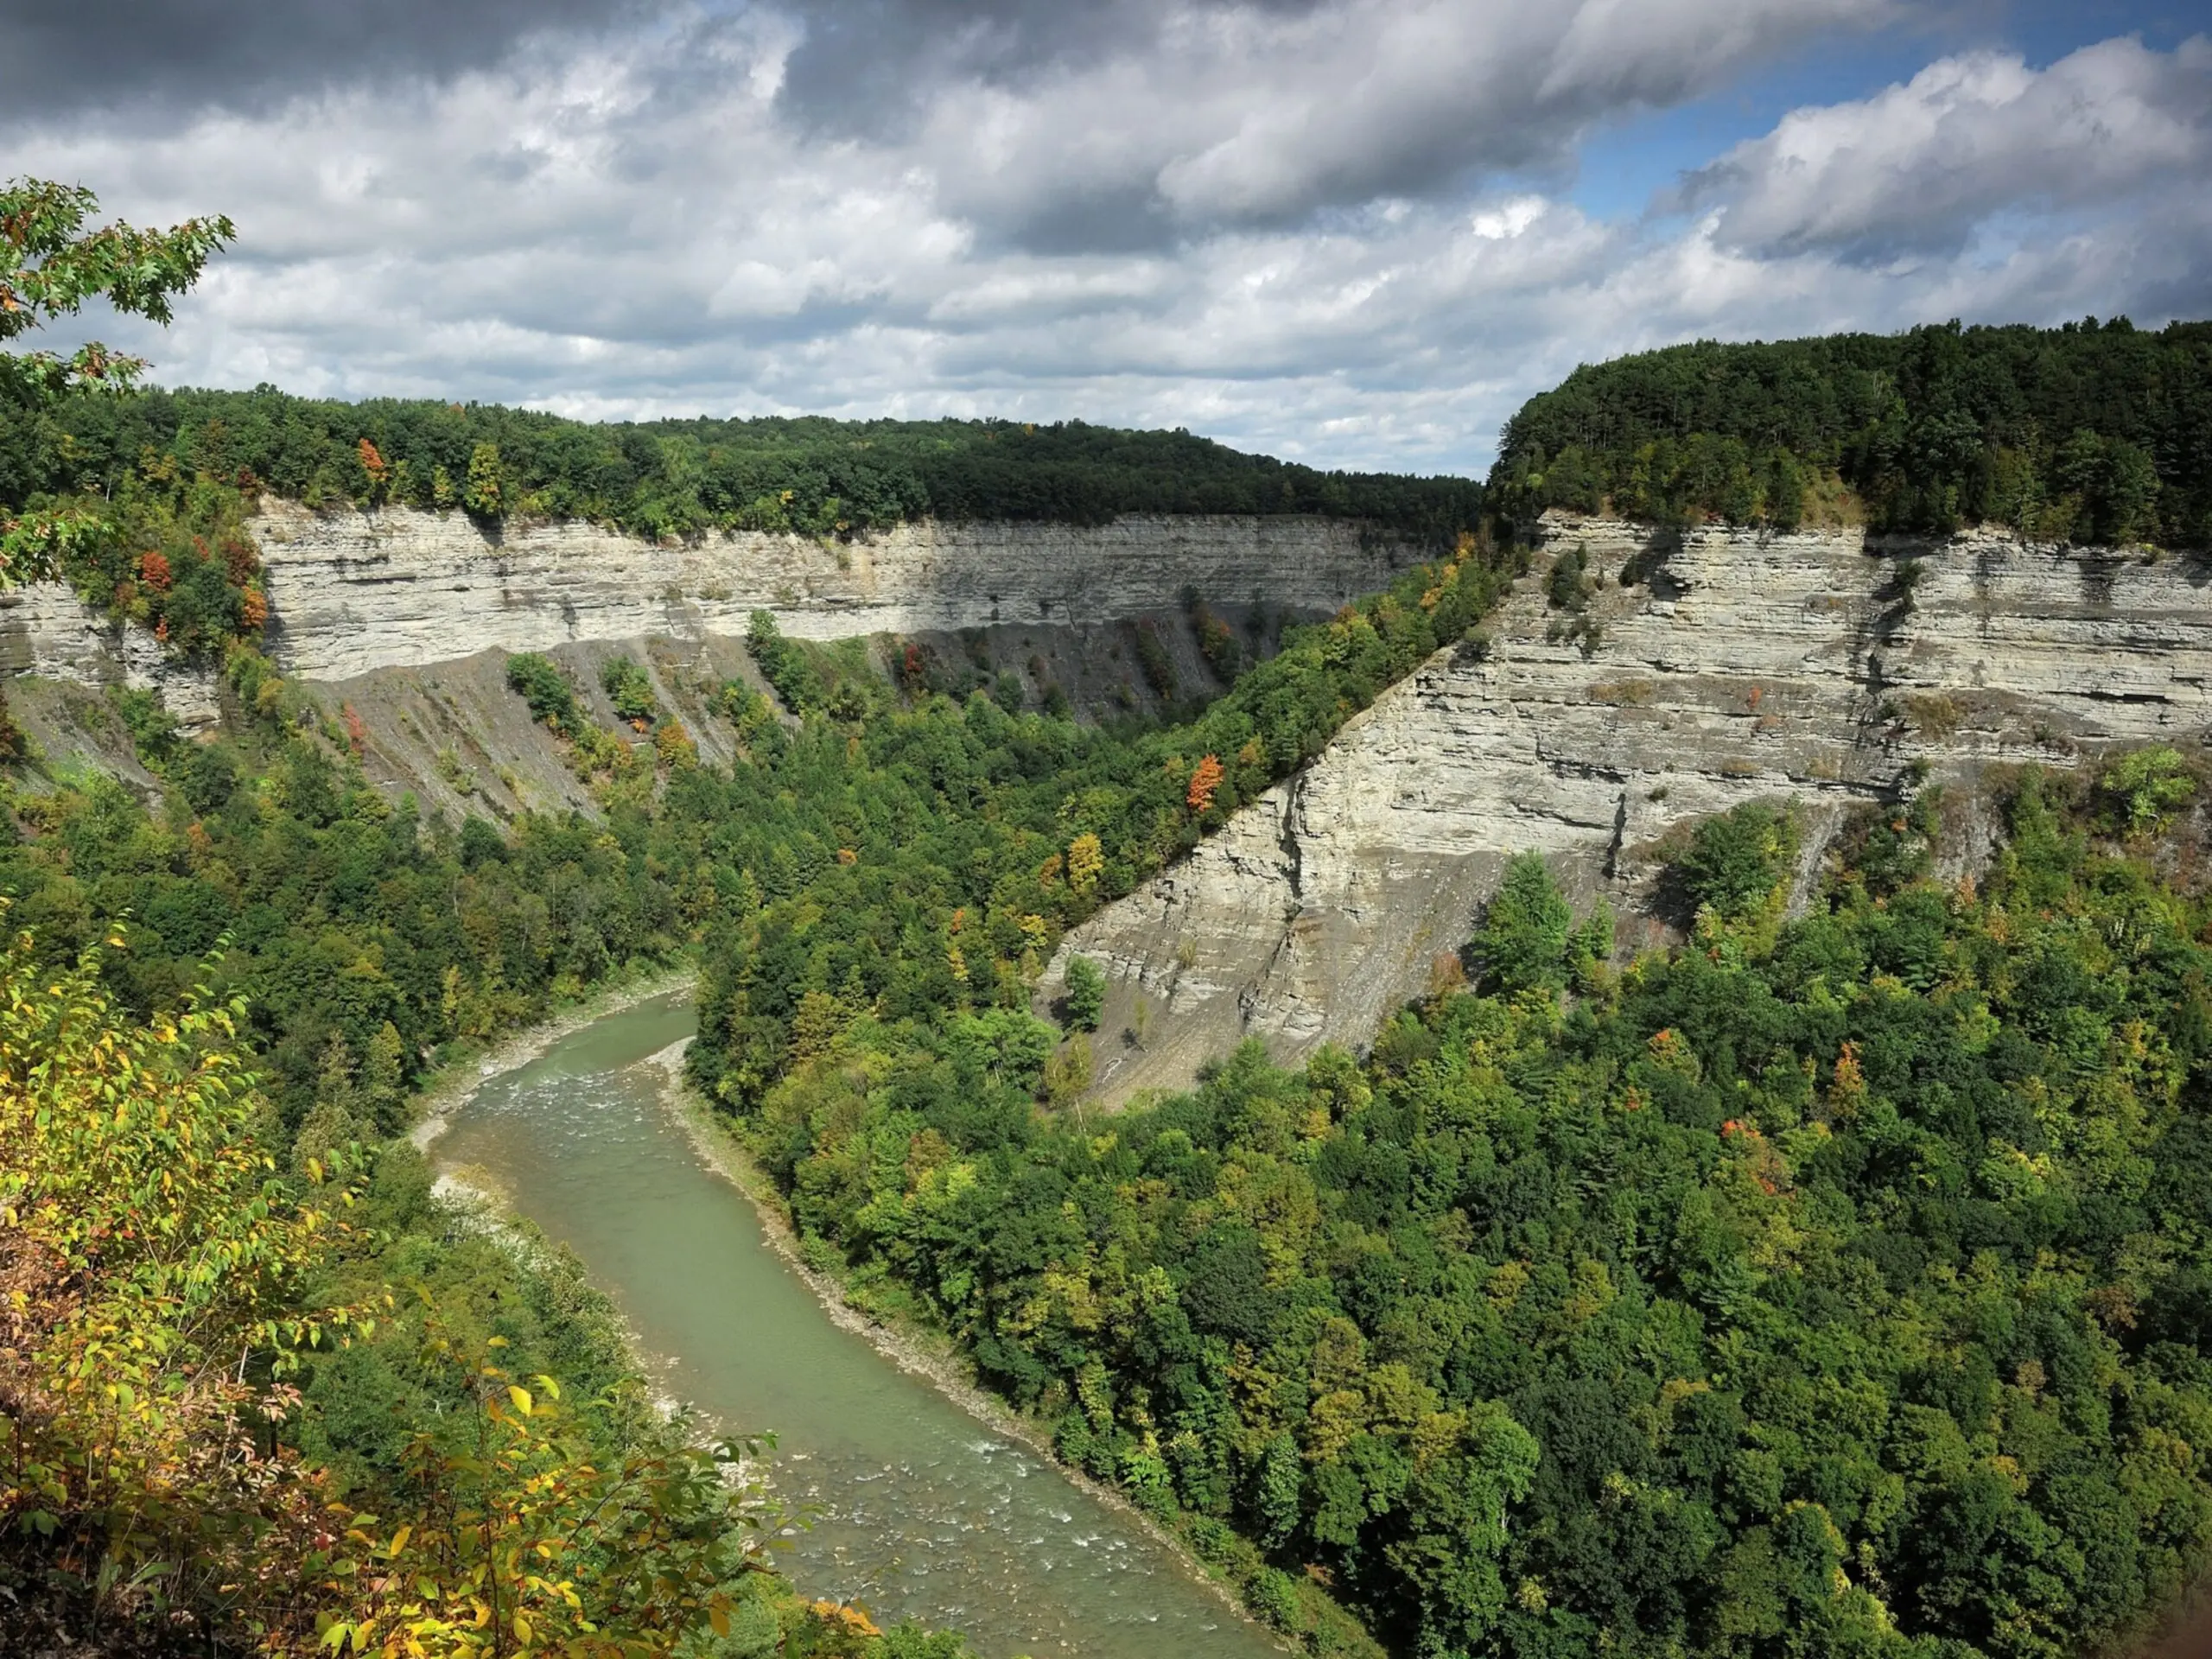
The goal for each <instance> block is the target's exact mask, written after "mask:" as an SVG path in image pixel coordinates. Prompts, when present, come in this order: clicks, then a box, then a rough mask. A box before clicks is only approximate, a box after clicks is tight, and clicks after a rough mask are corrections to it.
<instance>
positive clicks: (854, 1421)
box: [432, 993, 1280, 1659]
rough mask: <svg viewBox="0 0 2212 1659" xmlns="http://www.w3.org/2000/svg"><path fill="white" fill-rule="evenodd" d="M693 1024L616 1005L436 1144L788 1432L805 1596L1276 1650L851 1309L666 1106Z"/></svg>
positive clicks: (723, 1400) (1254, 1651) (640, 1326)
mask: <svg viewBox="0 0 2212 1659" xmlns="http://www.w3.org/2000/svg"><path fill="white" fill-rule="evenodd" d="M691 1028H692V1014H691V1008H690V1002H689V1000H688V997H687V996H686V995H683V994H681V993H678V994H673V995H668V996H664V997H659V998H656V999H654V1000H652V1001H647V1002H643V1003H640V1004H639V1005H638V1006H636V1007H632V1008H628V1009H626V1010H624V1011H622V1012H620V1013H615V1014H608V1015H607V1017H605V1018H604V1019H601V1020H598V1021H596V1022H595V1023H594V1024H592V1025H590V1026H588V1027H584V1028H583V1029H582V1030H581V1031H578V1032H576V1033H574V1034H572V1035H570V1036H569V1037H566V1038H563V1039H561V1040H560V1041H559V1042H557V1043H556V1044H555V1045H554V1046H552V1047H551V1048H550V1049H549V1050H548V1051H547V1052H545V1053H544V1054H543V1056H541V1057H540V1058H537V1060H535V1061H532V1062H531V1064H529V1065H524V1066H523V1067H521V1068H520V1069H518V1070H517V1071H510V1072H506V1073H504V1074H501V1075H499V1076H497V1077H491V1078H488V1079H486V1081H485V1082H484V1084H482V1085H481V1086H480V1088H479V1089H478V1090H477V1091H476V1093H475V1095H474V1097H473V1098H472V1099H471V1100H470V1101H469V1102H468V1103H467V1104H466V1105H464V1106H462V1107H461V1109H459V1110H457V1111H456V1112H455V1113H454V1115H453V1118H452V1122H451V1126H450V1128H448V1130H447V1132H446V1133H445V1134H444V1135H442V1137H440V1139H439V1140H438V1141H437V1142H436V1143H435V1146H434V1147H432V1156H433V1159H434V1160H435V1164H436V1166H437V1168H438V1169H439V1171H440V1172H441V1173H450V1174H453V1175H455V1176H456V1177H458V1178H460V1179H464V1180H467V1179H474V1180H475V1181H476V1182H477V1183H479V1184H480V1185H486V1186H487V1187H488V1188H490V1189H491V1190H493V1191H495V1192H498V1193H499V1196H500V1197H501V1198H502V1199H503V1200H504V1201H505V1202H506V1203H508V1204H509V1205H512V1207H513V1208H514V1209H515V1210H517V1211H519V1212H520V1213H521V1214H523V1215H524V1216H527V1217H529V1218H530V1219H531V1220H532V1221H534V1222H535V1223H537V1225H538V1226H539V1227H540V1228H542V1229H543V1230H544V1232H545V1234H546V1235H547V1236H548V1237H550V1238H551V1239H553V1240H555V1241H556V1242H558V1243H563V1244H566V1245H567V1246H568V1247H569V1249H573V1250H574V1251H575V1253H576V1255H578V1256H579V1257H581V1258H582V1261H583V1262H584V1264H585V1267H586V1268H587V1269H588V1271H589V1273H590V1274H591V1276H592V1279H593V1280H594V1282H595V1283H597V1284H598V1285H599V1286H600V1287H601V1288H603V1289H604V1290H606V1291H607V1293H608V1294H610V1295H612V1296H613V1298H614V1300H616V1302H617V1303H618V1304H619V1305H620V1307H621V1309H622V1311H623V1313H625V1314H626V1316H627V1318H628V1319H629V1320H630V1323H631V1324H632V1326H633V1327H634V1328H635V1330H636V1332H637V1333H638V1335H639V1339H640V1341H641V1342H642V1344H643V1345H644V1347H645V1351H646V1353H647V1355H648V1357H649V1358H651V1359H652V1361H653V1362H655V1363H656V1365H657V1368H658V1374H659V1376H660V1378H661V1380H662V1383H663V1385H664V1387H665V1388H666V1389H667V1390H668V1391H669V1392H670V1393H671V1394H672V1395H676V1396H677V1397H678V1398H681V1399H685V1400H689V1401H690V1402H693V1403H694V1404H696V1406H697V1407H698V1408H700V1409H701V1410H702V1411H703V1412H704V1413H706V1414H708V1416H709V1417H710V1418H711V1419H712V1420H713V1421H715V1423H716V1424H718V1425H719V1426H720V1427H722V1428H723V1429H724V1430H725V1431H728V1432H731V1433H739V1432H746V1433H751V1432H759V1431H764V1430H765V1431H772V1432H773V1433H774V1434H775V1436H776V1440H777V1446H776V1450H775V1452H774V1454H773V1458H772V1465H773V1475H772V1485H773V1488H774V1490H775V1491H776V1492H777V1494H778V1496H779V1497H781V1498H782V1499H783V1501H784V1502H785V1504H786V1505H787V1506H790V1507H791V1508H794V1509H806V1510H811V1511H812V1514H813V1517H814V1524H813V1526H812V1527H811V1528H810V1529H805V1530H801V1531H795V1532H794V1533H793V1534H792V1535H791V1537H790V1538H789V1540H788V1543H789V1549H788V1551H787V1552H786V1553H785V1554H784V1555H783V1557H782V1563H783V1566H784V1567H785V1570H786V1571H787V1572H788V1573H789V1574H790V1576H791V1580H792V1581H793V1582H794V1583H795V1584H796V1585H797V1586H798V1588H799V1589H800V1590H801V1591H802V1592H804V1593H805V1594H807V1595H809V1596H813V1597H826V1598H829V1599H835V1600H844V1601H855V1602H858V1603H860V1604H861V1605H864V1606H866V1607H867V1608H868V1610H869V1611H870V1612H871V1613H872V1614H874V1617H875V1618H876V1619H877V1620H878V1622H879V1623H882V1624H890V1623H892V1622H894V1621H896V1620H898V1619H900V1618H915V1619H918V1620H920V1621H922V1622H923V1623H925V1624H931V1625H934V1626H938V1627H940V1628H952V1629H957V1630H962V1631H963V1632H965V1633H966V1635H967V1636H968V1638H969V1641H970V1642H971V1643H973V1644H974V1646H975V1648H976V1651H977V1653H978V1654H980V1655H982V1656H983V1659H1012V1656H1015V1655H1020V1654H1027V1655H1033V1656H1035V1659H1046V1656H1048V1655H1055V1654H1083V1655H1095V1656H1098V1659H1154V1656H1166V1655H1175V1656H1191V1659H1259V1656H1262V1655H1268V1654H1274V1653H1277V1652H1279V1651H1280V1649H1277V1648H1276V1647H1275V1646H1274V1643H1271V1642H1270V1641H1269V1640H1268V1638H1267V1637H1265V1636H1263V1635H1262V1633H1261V1631H1260V1630H1257V1629H1256V1628H1255V1627H1254V1626H1252V1625H1250V1624H1247V1623H1245V1622H1244V1621H1243V1620H1242V1619H1240V1618H1237V1617H1236V1615H1235V1614H1233V1613H1232V1612H1231V1611H1230V1610H1229V1609H1228V1608H1227V1607H1226V1606H1224V1605H1223V1603H1222V1602H1221V1601H1220V1600H1219V1599H1217V1597H1216V1596H1215V1595H1214V1594H1213V1593H1211V1592H1210V1591H1209V1590H1208V1589H1206V1588H1205V1586H1202V1585H1200V1584H1198V1582H1196V1581H1195V1580H1193V1579H1192V1576H1191V1575H1190V1573H1189V1572H1188V1570H1187V1569H1186V1568H1185V1567H1184V1566H1183V1564H1182V1563H1180V1562H1179V1560H1176V1559H1175V1558H1174V1556H1173V1554H1171V1553H1170V1552H1169V1551H1168V1550H1166V1548H1164V1547H1162V1546H1161V1545H1160V1543H1158V1542H1157V1541H1154V1539H1153V1538H1152V1537H1151V1536H1149V1535H1147V1533H1146V1532H1145V1531H1144V1529H1142V1528H1141V1526H1140V1525H1138V1524H1137V1523H1136V1522H1135V1521H1134V1520H1133V1519H1131V1518H1130V1517H1129V1516H1126V1515H1123V1514H1121V1513H1119V1512H1117V1511H1116V1510H1113V1509H1112V1508H1110V1507H1109V1506H1108V1505H1106V1504H1104V1503H1100V1502H1099V1501H1098V1500H1097V1499H1096V1498H1094V1497H1090V1495H1089V1494H1088V1493H1086V1492H1084V1491H1083V1490H1082V1489H1081V1488H1079V1487H1077V1486H1076V1485H1074V1484H1072V1483H1071V1482H1070V1481H1069V1480H1068V1479H1067V1478H1065V1476H1063V1475H1062V1474H1061V1473H1060V1472H1059V1471H1058V1470H1056V1469H1055V1468H1053V1467H1052V1465H1050V1464H1048V1463H1046V1462H1044V1461H1043V1460H1042V1459H1039V1458H1038V1457H1037V1456H1036V1455H1035V1454H1033V1452H1029V1451H1028V1450H1027V1448H1025V1447H1023V1446H1018V1445H1015V1444H1013V1443H1011V1442H1008V1441H1007V1440H1002V1439H1000V1438H998V1437H996V1436H995V1435H993V1434H992V1433H990V1431H989V1430H988V1429H987V1428H986V1427H984V1426H983V1425H982V1423H980V1422H979V1421H976V1419H975V1418H973V1417H971V1416H970V1415H969V1414H967V1413H966V1412H964V1411H963V1410H962V1409H961V1408H959V1407H958V1406H957V1405H955V1404H953V1403H952V1402H950V1401H949V1400H947V1399H946V1398H945V1397H944V1395H941V1394H939V1393H938V1391H937V1390H936V1389H932V1388H931V1386H930V1385H929V1384H928V1383H925V1381H923V1380H922V1379H920V1378H918V1377H915V1376H910V1375H908V1374H907V1373H906V1372H905V1371H903V1370H899V1367H898V1366H897V1365H895V1364H894V1363H892V1362H891V1361H890V1360H889V1359H887V1358H886V1357H884V1356H883V1355H881V1354H880V1353H878V1352H877V1351H875V1349H874V1347H872V1346H871V1345H870V1344H868V1341H867V1340H866V1339H865V1338H862V1337H861V1336H859V1335H857V1334H855V1333H854V1332H849V1331H845V1330H842V1329H840V1328H839V1327H838V1326H837V1325H836V1324H834V1323H833V1322H832V1321H831V1320H830V1319H829V1316H828V1314H827V1313H825V1312H824V1311H823V1308H822V1306H821V1305H820V1304H819V1303H817V1301H816V1300H815V1299H814V1296H813V1294H812V1293H811V1292H810V1290H809V1289H808V1288H807V1287H806V1286H805V1284H804V1282H803V1281H801V1280H800V1279H799V1277H798V1275H797V1274H795V1273H793V1272H792V1271H791V1268H790V1267H789V1266H788V1265H787V1264H786V1263H785V1262H784V1260H783V1259H782V1257H780V1256H779V1255H777V1254H776V1252H775V1251H774V1249H772V1248H771V1247H770V1246H769V1244H768V1243H767V1242H766V1239H765V1238H764V1237H763V1236H762V1233H761V1229H760V1220H759V1217H757V1216H756V1214H755V1213H754V1211H753V1207H752V1205H751V1204H750V1203H749V1202H748V1201H747V1199H746V1198H745V1197H744V1195H743V1194H742V1193H741V1192H739V1191H738V1190H737V1189H736V1188H735V1187H734V1186H733V1185H731V1184H730V1183H729V1181H728V1179H725V1178H724V1177H723V1176H722V1175H721V1173H719V1172H717V1171H715V1169H713V1168H712V1167H711V1166H709V1164H708V1162H707V1161H706V1160H704V1159H703V1158H702V1155H701V1154H700V1153H699V1152H698V1151H697V1149H696V1147H694V1145H693V1143H692V1141H691V1139H690V1135H689V1134H688V1132H687V1131H686V1129H685V1128H684V1126H683V1123H682V1122H681V1121H680V1120H679V1119H678V1117H677V1114H676V1113H675V1112H674V1111H673V1110H672V1109H671V1107H670V1105H669V1103H668V1102H667V1100H666V1097H665V1095H664V1088H665V1079H666V1073H665V1071H664V1070H663V1069H662V1068H661V1067H660V1066H659V1065H657V1064H655V1063H653V1062H652V1060H651V1059H650V1058H649V1057H650V1056H652V1055H653V1054H655V1053H657V1052H658V1051H660V1050H662V1049H664V1048H665V1047H667V1046H669V1045H670V1044H671V1043H675V1042H677V1041H679V1040H681V1039H683V1037H685V1036H687V1035H689V1034H690V1031H691Z"/></svg>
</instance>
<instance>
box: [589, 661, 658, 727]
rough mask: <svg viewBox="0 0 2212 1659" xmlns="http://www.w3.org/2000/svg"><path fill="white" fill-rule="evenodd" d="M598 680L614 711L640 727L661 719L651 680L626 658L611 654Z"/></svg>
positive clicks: (643, 671)
mask: <svg viewBox="0 0 2212 1659" xmlns="http://www.w3.org/2000/svg"><path fill="white" fill-rule="evenodd" d="M599 683H600V688H601V690H604V691H605V692H606V693H607V698H608V700H609V701H610V702H613V704H614V712H615V713H616V714H617V715H620V717H621V718H622V719H624V720H626V721H629V722H630V723H631V724H632V725H633V726H636V727H637V728H639V729H640V730H642V729H644V728H645V727H647V726H650V725H651V724H652V722H653V721H656V720H658V719H659V718H660V703H659V702H658V701H657V700H656V699H655V698H654V696H653V686H652V680H651V679H650V678H649V677H647V675H646V673H645V670H644V669H642V668H640V667H639V666H638V664H635V663H633V662H632V661H631V660H630V659H629V658H627V657H610V658H607V664H606V666H605V667H603V668H601V670H600V671H599Z"/></svg>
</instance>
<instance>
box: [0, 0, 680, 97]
mask: <svg viewBox="0 0 2212 1659" xmlns="http://www.w3.org/2000/svg"><path fill="white" fill-rule="evenodd" d="M653 9H655V0H373V3H369V0H255V3H250V4H241V3H238V0H8V4H7V6H6V8H5V15H4V17H0V120H6V121H11V122H12V121H21V120H25V119H36V118H51V117H54V116H67V115H71V114H76V113H80V112H81V113H93V112H98V113H100V114H116V113H119V114H123V115H124V116H126V117H128V116H130V115H132V114H142V115H147V116H170V115H174V114H175V113H176V112H178V111H190V110H194V109H199V108H204V107H208V106H220V107H224V108H228V109H244V110H253V109H260V108H265V107H267V106H268V105H270V103H272V102H277V101H281V100H283V99H287V98H289V97H292V96H293V95H295V94H296V93H299V92H307V91H313V90H316V89H319V88H321V87H323V86H329V85H332V84H334V83H343V82H349V81H357V80H362V79H377V78H380V77H387V76H400V77H410V78H411V77H418V76H420V77H428V78H430V79H443V78H444V77H446V76H448V75H451V74H454V73H461V72H464V71H467V70H469V69H475V68H481V67H486V66H487V65H490V64H493V63H496V62H498V61H499V60H500V59H501V58H503V57H505V55H506V54H508V53H509V52H510V51H512V49H513V48H514V46H515V44H516V42H517V41H518V40H520V39H521V38H522V37H523V36H524V35H531V34H537V33H541V32H545V31H550V30H557V29H575V28H599V27H604V26H606V25H607V24H610V23H614V22H621V21H623V20H625V19H626V18H632V17H636V16H640V15H642V14H644V13H645V12H647V11H649V10H653Z"/></svg>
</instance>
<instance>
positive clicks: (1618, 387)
mask: <svg viewBox="0 0 2212 1659" xmlns="http://www.w3.org/2000/svg"><path fill="white" fill-rule="evenodd" d="M1490 490H1491V506H1492V508H1493V510H1494V511H1496V512H1498V513H1500V514H1502V515H1503V516H1505V517H1507V518H1515V519H1528V518H1534V517H1535V515H1536V514H1537V513H1539V512H1542V511H1544V510H1545V509H1546V508H1548V507H1562V508H1567V509H1570V510H1572V511H1574V512H1599V511H1600V510H1602V509H1605V508H1607V507H1610V508H1611V510H1612V511H1614V512H1618V513H1621V514H1623V515H1624V516H1626V517H1629V518H1641V519H1649V520H1659V521H1666V522H1683V521H1688V520H1697V519H1704V518H1713V519H1719V520H1720V521H1723V522H1725V523H1727V524H1762V525H1767V526H1770V527H1772V528H1776V529H1781V530H1791V529H1795V528H1796V527H1797V525H1798V524H1800V523H1803V522H1813V521H1818V520H1820V519H1821V518H1828V519H1830V520H1833V519H1834V518H1837V517H1842V518H1863V519H1864V521H1865V522H1866V524H1867V525H1868V527H1869V528H1870V529H1873V530H1877V531H1905V532H1912V533H1916V534H1926V535H1943V534H1948V533H1950V532H1951V531H1955V530H1958V529H1960V528H1961V527H1963V526H1966V525H1970V524H1993V525H2003V526H2005V527H2007V528H2009V529H2012V530H2015V531H2018V532H2019V533H2020V534H2022V535H2024V536H2026V537H2030V538H2031V539H2034V540H2038V541H2046V542H2069V541H2071V542H2076V543H2088V544H2098V545H2107V546H2112V545H2125V544H2128V543H2152V544H2154V545H2158V546H2171V547H2203V546H2206V545H2208V544H2212V323H2203V322H2176V323H2171V324H2169V325H2168V326H2167V327H2164V328H2163V329H2160V330H2158V331H2157V332H2155V333H2154V332H2152V331H2150V330H2147V329H2140V328H2137V327H2134V326H2133V324H2131V323H2130V322H2129V321H2127V320H2126V318H2124V317H2120V318H2114V319H2113V320H2111V321H2107V322H2104V323H2099V322H2098V321H2096V320H2095V319H2094V318H2090V319H2088V320H2086V321H2082V322H2079V323H2068V324H2066V325H2064V326H2063V327H2058V328H2033V327H2025V326H2023V325H2008V326H2005V327H1986V326H1977V327H1967V328H1962V327H1960V326H1959V325H1958V324H1957V323H1955V322H1953V323H1949V324H1945V325H1939V326H1929V327H1919V328H1914V329H1911V330H1909V331H1908V332H1906V333H1904V334H1831V335H1827V336H1825V337H1822V338H1820V339H1815V340H1780V341H1775V342H1772V343H1764V342H1759V343H1752V344H1745V345H1733V344H1726V343H1723V342H1720V341H1717V340H1700V341H1699V342H1697V343H1696V344H1694V345H1688V346H1667V347H1665V348H1663V349H1662V350H1658V351H1652V352H1643V353H1637V354H1635V355H1632V356H1629V357H1623V358H1618V359H1614V360H1613V361H1611V362H1609V363H1602V364H1598V365H1590V366H1585V367H1582V368H1579V369H1577V370H1576V371H1575V372H1573V374H1571V375H1569V376H1568V377H1567V379H1566V380H1564V381H1563V382H1561V383H1560V385H1558V386H1557V387H1555V388H1554V389H1553V390H1551V391H1546V392H1541V393H1540V394H1538V395H1537V396H1536V397H1532V398H1530V399H1529V401H1528V403H1526V404H1523V405H1522V408H1521V410H1520V411H1519V412H1518V413H1516V415H1515V416H1513V418H1512V419H1511V420H1510V421H1509V422H1507V423H1506V425H1505V429H1504V431H1503V434H1502V435H1501V437H1500V439H1499V444H1498V456H1497V462H1496V464H1495V465H1494V466H1493V467H1492V468H1491V474H1490Z"/></svg>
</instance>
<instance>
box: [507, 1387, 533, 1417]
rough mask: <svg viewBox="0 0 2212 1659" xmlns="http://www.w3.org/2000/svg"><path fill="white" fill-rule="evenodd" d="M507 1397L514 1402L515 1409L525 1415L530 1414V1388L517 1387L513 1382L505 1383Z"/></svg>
mask: <svg viewBox="0 0 2212 1659" xmlns="http://www.w3.org/2000/svg"><path fill="white" fill-rule="evenodd" d="M507 1398H508V1399H510V1400H512V1401H513V1402H515V1409H516V1410H517V1411H518V1412H520V1413H522V1414H523V1415H524V1416H525V1417H527V1416H529V1415H530V1390H529V1389H524V1388H518V1387H517V1386H516V1385H515V1384H513V1383H508V1384H507Z"/></svg>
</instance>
